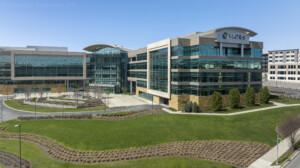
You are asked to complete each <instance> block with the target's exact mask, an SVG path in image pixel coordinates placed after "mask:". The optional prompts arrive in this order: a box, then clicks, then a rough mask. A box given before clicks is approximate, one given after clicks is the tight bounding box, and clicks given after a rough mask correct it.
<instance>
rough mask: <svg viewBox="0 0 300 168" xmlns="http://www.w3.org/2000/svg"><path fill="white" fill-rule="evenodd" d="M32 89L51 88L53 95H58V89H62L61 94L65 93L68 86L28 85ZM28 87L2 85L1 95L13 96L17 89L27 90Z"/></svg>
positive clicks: (0, 86)
mask: <svg viewBox="0 0 300 168" xmlns="http://www.w3.org/2000/svg"><path fill="white" fill-rule="evenodd" d="M27 86H29V87H30V88H39V87H40V86H43V87H44V88H51V93H58V88H59V87H61V92H65V91H66V90H67V89H66V85H65V84H45V85H38V84H35V85H34V84H30V85H27ZM25 87H26V85H0V94H3V95H12V94H14V89H15V88H25Z"/></svg>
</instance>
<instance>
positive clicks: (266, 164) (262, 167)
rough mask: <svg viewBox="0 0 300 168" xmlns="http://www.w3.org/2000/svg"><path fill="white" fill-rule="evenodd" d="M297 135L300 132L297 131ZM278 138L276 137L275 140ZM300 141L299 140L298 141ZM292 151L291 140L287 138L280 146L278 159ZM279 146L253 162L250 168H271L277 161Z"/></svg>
mask: <svg viewBox="0 0 300 168" xmlns="http://www.w3.org/2000/svg"><path fill="white" fill-rule="evenodd" d="M297 135H298V136H299V135H300V130H298V131H297ZM275 138H276V137H274V139H275ZM298 140H299V139H298ZM289 149H290V142H289V138H285V139H284V140H283V141H282V142H280V143H279V144H278V158H279V157H280V156H281V155H283V154H284V153H285V152H287V151H288V150H289ZM276 156H277V145H276V146H275V147H273V148H272V149H271V150H270V151H269V152H267V153H266V154H264V155H263V156H262V157H260V158H259V159H257V160H256V161H255V162H253V163H252V164H251V165H250V166H249V167H248V168H271V167H274V166H271V165H272V163H273V162H275V161H276ZM277 167H278V166H277Z"/></svg>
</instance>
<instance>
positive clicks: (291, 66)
mask: <svg viewBox="0 0 300 168" xmlns="http://www.w3.org/2000/svg"><path fill="white" fill-rule="evenodd" d="M288 68H289V69H296V65H289V66H288Z"/></svg>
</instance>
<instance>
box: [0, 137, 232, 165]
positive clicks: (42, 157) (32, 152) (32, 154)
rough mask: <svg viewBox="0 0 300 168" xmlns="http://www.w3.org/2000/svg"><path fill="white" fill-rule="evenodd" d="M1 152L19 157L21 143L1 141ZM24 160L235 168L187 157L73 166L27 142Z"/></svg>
mask: <svg viewBox="0 0 300 168" xmlns="http://www.w3.org/2000/svg"><path fill="white" fill-rule="evenodd" d="M0 150H1V151H6V152H10V153H13V154H15V155H19V141H18V140H3V139H1V140H0ZM22 158H24V159H26V160H28V161H30V162H31V163H32V165H33V167H34V168H44V167H47V168H82V167H86V168H178V167H180V168H233V166H230V165H226V164H223V163H217V162H211V161H204V160H199V159H193V158H187V157H161V158H147V159H138V160H131V161H120V162H112V163H103V164H73V163H68V162H60V161H56V160H53V159H51V158H50V157H49V156H47V155H46V154H45V152H44V151H43V150H42V149H41V148H40V147H38V146H37V145H35V144H33V143H29V142H25V141H23V142H22ZM0 167H1V166H0Z"/></svg>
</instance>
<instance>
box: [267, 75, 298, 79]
mask: <svg viewBox="0 0 300 168" xmlns="http://www.w3.org/2000/svg"><path fill="white" fill-rule="evenodd" d="M270 79H271V80H275V79H276V77H275V76H271V77H270ZM286 79H288V80H296V79H297V80H300V77H298V78H296V77H282V76H280V77H277V80H286Z"/></svg>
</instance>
